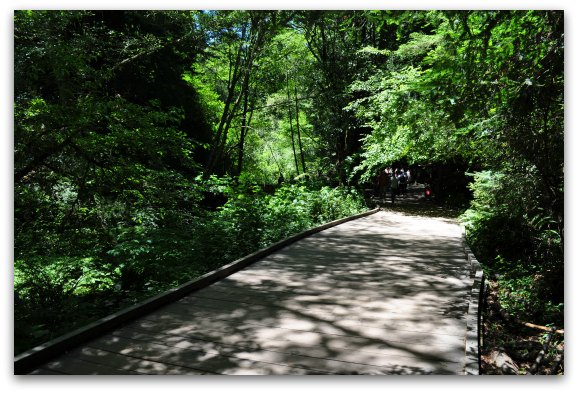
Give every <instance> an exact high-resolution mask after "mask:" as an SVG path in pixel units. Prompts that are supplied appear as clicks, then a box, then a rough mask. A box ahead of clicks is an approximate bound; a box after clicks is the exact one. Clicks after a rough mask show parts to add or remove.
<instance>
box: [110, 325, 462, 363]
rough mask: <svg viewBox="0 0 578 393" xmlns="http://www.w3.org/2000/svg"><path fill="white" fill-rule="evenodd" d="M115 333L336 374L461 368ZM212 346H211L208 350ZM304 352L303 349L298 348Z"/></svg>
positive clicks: (152, 341) (169, 344) (393, 359)
mask: <svg viewBox="0 0 578 393" xmlns="http://www.w3.org/2000/svg"><path fill="white" fill-rule="evenodd" d="M114 334H115V335H118V336H119V337H124V338H130V339H137V340H142V341H143V342H146V343H147V344H148V343H154V344H158V345H166V346H168V347H171V348H182V349H183V350H187V351H191V350H192V351H193V352H197V351H199V352H203V351H204V352H206V353H209V352H211V351H217V352H218V353H219V354H221V355H225V356H230V357H234V358H239V359H244V360H250V361H255V362H266V363H273V364H278V365H285V366H287V367H291V366H293V367H295V366H299V367H303V368H307V369H311V370H321V371H325V372H331V373H337V374H351V373H354V372H355V373H371V374H388V373H389V371H390V370H393V369H394V368H396V367H401V368H410V367H411V368H414V369H415V370H416V371H417V370H421V372H420V373H423V374H427V373H436V374H451V373H455V372H456V371H457V369H458V368H459V367H460V365H458V364H454V363H449V362H443V361H440V362H432V361H423V359H419V358H413V359H409V360H407V359H406V360H405V361H404V359H402V358H401V357H396V358H392V357H381V356H376V355H367V354H364V355H360V353H359V352H355V351H353V352H348V353H342V354H341V355H334V356H338V357H340V359H339V360H334V359H330V358H327V357H326V355H327V352H326V351H322V350H319V349H317V352H315V348H313V349H312V350H310V351H309V354H300V353H297V351H295V350H292V347H289V348H288V349H285V350H284V351H276V350H266V349H263V348H260V347H255V346H254V345H250V344H249V345H246V346H240V347H239V346H235V345H226V344H221V343H217V342H207V341H202V340H195V339H190V338H185V337H179V336H167V335H163V334H145V333H140V332H135V331H130V330H120V331H115V332H114ZM208 348H210V349H208ZM299 350H300V351H302V352H305V351H306V350H305V349H304V348H301V347H300V348H299ZM311 355H315V356H311Z"/></svg>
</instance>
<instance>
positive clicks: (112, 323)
mask: <svg viewBox="0 0 578 393" xmlns="http://www.w3.org/2000/svg"><path fill="white" fill-rule="evenodd" d="M379 210H380V209H379V208H376V209H373V210H369V211H366V212H363V213H360V214H356V215H354V216H349V217H345V218H341V219H338V220H335V221H331V222H328V223H326V224H323V225H320V226H318V227H315V228H311V229H308V230H306V231H303V232H300V233H298V234H296V235H293V236H291V237H288V238H286V239H283V240H280V241H278V242H276V243H273V244H272V245H270V246H269V247H267V248H264V249H261V250H258V251H255V252H254V253H252V254H249V255H247V256H245V257H242V258H240V259H237V260H236V261H233V262H231V263H229V264H227V265H225V266H222V267H220V268H218V269H216V270H213V271H212V272H209V273H206V274H204V275H202V276H200V277H198V278H196V279H194V280H191V281H188V282H186V283H184V284H182V285H180V286H178V287H176V288H173V289H170V290H168V291H165V292H163V293H161V294H158V295H156V296H153V297H151V298H149V299H147V300H144V301H142V302H140V303H137V304H135V305H133V306H131V307H128V308H125V309H123V310H120V311H118V312H116V313H114V314H111V315H108V316H106V317H104V318H101V319H99V320H97V321H95V322H93V323H90V324H88V325H86V326H84V327H81V328H79V329H77V330H74V331H72V332H70V333H67V334H64V335H62V336H60V337H58V338H55V339H54V340H51V341H48V342H46V343H44V344H41V345H39V346H37V347H34V348H32V349H30V350H28V351H25V352H23V353H22V354H20V355H18V356H16V357H14V374H15V375H22V374H27V373H28V372H30V371H32V370H33V369H34V368H36V367H38V366H39V365H41V364H43V363H45V362H47V361H49V360H51V359H53V358H55V357H57V356H59V355H62V354H63V353H64V352H66V351H67V350H69V349H70V348H72V347H74V346H76V345H79V344H81V343H83V342H85V341H88V340H90V339H92V338H94V337H95V336H97V335H100V334H103V333H106V332H108V331H110V330H113V329H114V328H116V327H118V326H120V325H121V324H123V323H125V322H128V321H130V320H132V319H134V318H137V317H139V316H141V315H144V314H147V313H149V312H151V311H153V310H155V309H157V308H159V307H161V306H164V305H166V304H168V303H171V302H173V301H175V300H178V299H180V298H182V297H183V296H185V295H187V294H189V293H191V292H193V291H196V290H199V289H202V288H205V287H207V286H209V285H211V284H213V283H215V282H217V281H219V280H221V279H223V278H225V277H227V276H229V275H231V274H233V273H235V272H237V271H239V270H241V269H243V268H244V267H247V266H248V265H250V264H252V263H254V262H256V261H258V260H259V259H261V258H263V257H265V256H267V255H269V254H272V253H273V252H275V251H278V250H280V249H281V248H283V247H286V246H288V245H289V244H291V243H294V242H296V241H297V240H301V239H303V238H305V237H307V236H310V235H313V234H315V233H317V232H321V231H323V230H325V229H328V228H331V227H334V226H337V225H339V224H343V223H345V222H348V221H352V220H356V219H358V218H362V217H366V216H369V215H371V214H374V213H377V212H378V211H379Z"/></svg>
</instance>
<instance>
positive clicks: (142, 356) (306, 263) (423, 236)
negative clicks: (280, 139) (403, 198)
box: [32, 211, 472, 375]
mask: <svg viewBox="0 0 578 393" xmlns="http://www.w3.org/2000/svg"><path fill="white" fill-rule="evenodd" d="M471 286H472V279H471V278H470V276H469V265H468V262H467V260H466V259H465V257H464V253H463V250H462V248H461V228H460V227H459V226H458V225H457V224H455V223H454V222H452V221H451V220H446V219H436V218H425V217H418V216H411V215H404V214H400V213H395V212H384V211H380V212H377V213H375V214H372V215H369V216H366V217H364V218H360V219H357V220H353V221H349V222H347V223H344V224H341V225H338V226H335V227H333V228H330V229H326V230H324V231H322V232H319V233H316V234H314V235H311V236H309V237H306V238H304V239H302V240H299V241H298V242H296V243H293V244H291V245H289V246H287V247H284V248H282V249H281V250H279V251H277V252H275V253H273V254H271V255H269V256H266V257H264V258H262V259H261V260H259V261H257V262H255V263H253V264H252V265H250V266H248V267H246V268H245V269H243V270H241V271H239V272H237V273H234V274H232V275H230V276H229V277H226V278H224V279H222V280H220V281H218V282H217V283H214V284H212V285H210V286H208V287H206V288H204V289H201V290H198V291H196V292H193V293H191V294H189V295H187V296H185V297H183V298H182V299H180V300H178V301H176V302H174V303H171V304H169V305H167V306H163V307H162V308H160V309H158V310H156V311H154V312H152V313H149V314H147V315H145V316H142V317H140V318H138V319H136V320H134V321H132V322H130V323H127V324H125V325H124V326H122V327H120V328H118V329H116V330H114V331H112V332H110V333H108V334H105V335H102V336H100V337H98V338H95V339H93V340H92V341H88V342H86V343H85V344H83V345H81V346H79V347H76V348H75V349H73V350H71V351H69V352H68V353H66V354H64V355H62V356H60V357H58V358H56V359H54V360H52V361H49V362H48V363H45V364H43V365H42V366H41V367H39V368H37V369H35V370H34V371H33V372H32V373H33V374H243V375H249V374H250V375H254V374H259V375H262V374H283V375H285V374H372V375H373V374H463V373H464V369H465V364H466V353H465V352H466V351H465V346H466V345H465V336H466V313H467V310H468V301H469V293H470V290H471Z"/></svg>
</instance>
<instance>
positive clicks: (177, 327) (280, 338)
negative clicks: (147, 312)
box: [126, 320, 463, 363]
mask: <svg viewBox="0 0 578 393" xmlns="http://www.w3.org/2000/svg"><path fill="white" fill-rule="evenodd" d="M126 329H132V330H134V331H142V332H148V333H160V334H164V335H167V336H171V335H176V336H181V337H187V338H192V339H199V340H204V341H215V342H220V343H223V344H231V345H242V344H246V345H250V346H252V347H261V348H264V349H277V350H280V349H282V348H285V349H286V348H292V349H291V351H292V352H295V353H302V354H307V355H312V354H313V353H314V352H311V351H315V353H317V354H319V353H320V351H325V352H326V353H325V354H324V355H323V356H324V357H327V358H331V359H335V358H334V356H339V355H340V354H347V355H350V354H352V353H354V352H355V353H357V352H358V353H360V354H361V356H367V357H370V356H381V357H391V358H407V359H409V360H411V361H413V360H416V359H417V360H425V359H427V360H433V361H446V362H452V363H459V362H461V361H462V360H463V339H462V340H459V339H458V340H455V339H450V340H446V341H445V342H442V343H439V344H437V345H432V343H431V342H429V341H427V340H426V341H425V342H424V343H422V344H419V343H415V342H411V343H401V342H395V341H394V340H390V339H389V337H382V338H368V337H364V336H354V335H343V334H342V335H336V334H323V333H318V332H309V331H302V330H295V329H282V328H277V327H265V328H264V327H263V326H258V325H250V324H243V325H240V326H235V325H232V326H222V325H217V326H215V327H214V328H213V329H211V330H207V329H206V328H205V327H204V326H195V325H186V326H183V324H175V323H171V322H167V321H158V320H155V321H153V320H142V321H139V323H138V324H131V325H130V326H127V327H126ZM391 338H392V339H393V338H395V337H391ZM302 351H306V352H302ZM316 356H319V355H316ZM337 359H338V358H337Z"/></svg>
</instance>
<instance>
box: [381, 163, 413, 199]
mask: <svg viewBox="0 0 578 393" xmlns="http://www.w3.org/2000/svg"><path fill="white" fill-rule="evenodd" d="M411 181H412V177H411V173H410V171H409V169H407V170H406V169H404V168H399V169H396V168H391V167H387V168H385V169H383V170H381V171H380V172H379V174H378V175H377V182H376V183H377V187H378V190H377V192H378V195H379V196H380V197H383V198H385V197H386V194H387V191H388V190H389V193H390V196H391V203H395V197H396V196H397V195H406V194H407V185H408V184H409V183H410V182H411Z"/></svg>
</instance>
